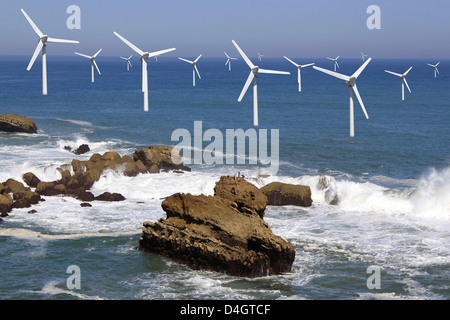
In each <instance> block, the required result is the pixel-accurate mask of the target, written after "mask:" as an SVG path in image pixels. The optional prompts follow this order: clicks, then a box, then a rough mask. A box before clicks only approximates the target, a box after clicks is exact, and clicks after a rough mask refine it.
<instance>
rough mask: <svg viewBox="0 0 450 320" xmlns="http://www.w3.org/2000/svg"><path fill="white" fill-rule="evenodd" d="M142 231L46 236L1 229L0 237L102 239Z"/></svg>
mask: <svg viewBox="0 0 450 320" xmlns="http://www.w3.org/2000/svg"><path fill="white" fill-rule="evenodd" d="M141 232H142V230H141V229H140V230H136V231H128V232H110V233H78V234H46V233H41V232H38V231H33V230H28V229H23V228H14V229H11V228H1V229H0V237H1V236H3V237H12V238H16V239H22V240H33V241H36V240H42V241H53V240H74V239H81V238H104V237H122V236H134V235H138V234H140V233H141Z"/></svg>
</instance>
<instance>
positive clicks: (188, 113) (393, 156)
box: [0, 50, 450, 300]
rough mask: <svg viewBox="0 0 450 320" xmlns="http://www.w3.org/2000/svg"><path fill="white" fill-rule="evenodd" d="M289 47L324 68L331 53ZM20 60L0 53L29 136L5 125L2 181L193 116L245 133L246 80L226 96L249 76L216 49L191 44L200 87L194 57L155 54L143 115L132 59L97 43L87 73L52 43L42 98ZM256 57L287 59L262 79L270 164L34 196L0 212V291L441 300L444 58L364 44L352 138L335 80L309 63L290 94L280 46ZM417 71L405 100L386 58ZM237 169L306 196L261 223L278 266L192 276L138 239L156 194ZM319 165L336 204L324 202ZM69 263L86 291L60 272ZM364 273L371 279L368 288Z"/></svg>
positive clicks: (447, 80) (43, 172)
mask: <svg viewBox="0 0 450 320" xmlns="http://www.w3.org/2000/svg"><path fill="white" fill-rule="evenodd" d="M229 53H230V52H229ZM236 56H237V55H236ZM185 58H187V59H189V57H185ZM191 58H192V59H195V58H196V57H191ZM290 58H291V59H292V60H294V61H296V62H297V63H301V64H306V63H310V62H315V63H316V65H317V66H320V67H323V68H327V69H332V62H331V61H329V60H327V59H325V58H319V59H317V58H309V59H308V58H295V57H290ZM29 59H30V57H29V56H19V57H13V56H1V57H0V70H1V72H0V113H2V114H8V113H15V114H20V115H25V116H27V117H29V118H30V119H32V120H33V121H35V122H36V124H37V127H38V134H35V135H29V134H7V133H0V163H1V166H0V181H5V180H7V179H9V178H14V179H17V180H19V181H21V178H22V175H23V174H24V173H26V172H29V171H32V172H34V173H35V174H36V175H37V176H38V177H39V178H40V179H41V180H44V181H52V180H56V179H59V178H60V174H59V172H58V171H57V170H56V168H57V167H58V166H60V165H62V164H66V163H70V162H71V161H72V159H80V160H86V159H88V158H89V157H90V156H91V155H92V154H93V153H100V154H103V153H104V152H107V151H116V152H118V153H119V154H121V155H125V154H128V155H132V154H133V152H134V150H137V149H141V148H145V147H148V146H149V145H155V144H162V145H176V144H177V143H178V141H172V140H171V137H172V133H173V132H174V131H175V130H176V129H180V128H181V129H186V130H188V131H189V132H192V134H193V132H194V122H195V121H201V122H202V125H203V130H207V129H209V128H214V129H218V130H219V131H220V132H223V133H224V134H225V131H226V129H243V130H247V129H251V128H253V105H252V103H253V102H252V101H253V97H252V90H251V88H250V89H249V91H248V92H247V94H246V95H245V97H244V99H243V101H242V102H240V103H239V102H237V99H238V97H239V94H240V92H241V90H242V88H243V86H244V83H245V81H246V79H247V77H248V73H249V69H248V67H247V65H246V64H245V63H244V61H243V60H242V59H239V60H237V61H234V60H233V61H232V69H231V71H228V67H227V66H225V62H226V57H220V58H211V57H202V58H201V59H200V61H199V62H198V64H197V66H198V69H199V72H200V74H201V77H202V79H197V80H196V87H193V86H192V67H191V66H190V65H188V64H187V63H184V62H182V61H179V60H178V59H177V56H176V55H169V56H161V57H159V58H158V61H154V60H152V59H150V60H149V66H148V74H149V112H144V111H143V94H142V92H141V72H142V71H141V65H140V62H139V61H138V59H137V58H132V63H133V68H131V70H130V71H129V72H127V70H126V62H125V61H123V60H121V59H120V58H119V57H107V56H102V55H100V56H99V57H97V59H96V61H97V63H98V66H99V68H100V70H101V72H102V75H98V74H97V73H96V74H95V83H91V73H90V68H91V66H90V62H89V61H88V60H87V59H83V58H80V57H76V56H74V57H58V56H52V55H51V50H48V58H47V66H48V96H42V94H41V92H42V82H41V59H40V58H38V60H37V62H36V64H35V65H34V67H33V69H32V70H31V71H29V72H27V71H26V67H27V64H28V62H29ZM253 61H254V63H255V64H258V65H259V66H260V67H262V68H265V69H275V70H282V71H289V72H291V75H289V76H287V75H266V74H264V75H260V76H259V77H258V100H259V129H268V130H272V129H277V130H279V169H278V171H277V172H276V173H272V174H267V167H266V166H264V165H262V164H260V163H258V164H257V165H254V164H250V163H245V164H237V162H236V163H235V164H206V163H202V164H187V165H188V166H189V167H191V168H192V172H186V173H184V174H179V173H174V172H168V173H160V174H156V175H154V174H153V175H152V174H145V175H139V176H137V177H125V176H123V175H121V174H120V173H118V172H105V173H104V174H103V175H102V177H101V179H100V180H99V181H98V182H97V183H96V184H95V185H94V186H93V188H92V192H93V193H94V194H95V195H97V194H100V193H103V192H105V191H109V192H119V193H121V194H122V195H124V196H125V198H126V200H125V201H123V202H118V203H101V202H92V207H90V208H83V207H80V202H79V201H78V200H75V199H73V198H70V197H46V201H45V202H41V203H39V204H38V205H36V206H34V207H33V209H35V210H37V212H36V213H34V214H29V213H28V211H30V208H27V209H15V210H14V211H13V212H11V213H10V215H9V216H8V217H6V218H3V222H2V223H0V270H2V276H1V278H0V299H26V300H44V299H58V300H59V299H61V300H72V299H87V300H93V299H104V300H111V299H114V300H118V299H120V300H141V299H142V300H150V299H152V300H153V299H158V300H185V299H196V300H223V299H232V300H253V299H257V300H276V299H298V300H330V299H331V300H342V299H346V300H347V299H349V300H360V299H361V300H370V299H383V300H384V299H406V300H409V299H430V300H447V299H449V298H450V282H449V279H450V277H449V275H450V272H449V270H450V269H449V266H450V196H449V195H450V152H449V150H450V143H449V142H450V126H449V123H450V112H449V108H450V104H449V101H450V90H449V89H450V76H449V75H450V61H441V64H440V66H439V71H440V74H439V75H438V78H437V79H435V78H434V73H433V69H432V68H431V67H429V66H427V65H426V63H433V64H434V63H435V61H424V60H400V59H398V60H389V59H377V58H376V57H373V60H372V62H371V63H370V64H369V65H368V67H367V68H366V69H365V70H364V72H363V73H362V74H361V76H360V77H359V78H358V80H357V85H358V89H359V92H360V94H361V96H362V99H363V101H364V104H365V107H366V109H367V112H368V114H369V120H367V119H366V118H365V117H364V114H363V112H362V111H361V108H360V106H359V103H358V102H357V100H356V99H355V131H356V136H355V137H354V138H350V137H349V90H348V87H347V86H346V85H345V83H344V81H342V80H339V79H336V78H333V77H330V76H328V75H326V74H323V73H321V72H319V71H316V70H314V69H313V68H312V67H309V68H305V69H303V70H302V92H301V93H299V92H298V85H297V70H296V68H295V67H294V66H293V65H291V64H290V63H289V62H288V61H286V60H285V59H284V58H282V57H280V58H263V60H262V61H261V62H259V61H258V60H257V59H256V58H253ZM256 62H258V63H256ZM361 64H362V61H361V59H344V58H341V59H340V60H339V65H340V69H338V70H337V71H338V72H341V73H344V74H347V75H351V74H353V72H355V71H356V70H357V69H358V67H359V66H360V65H361ZM411 66H412V67H413V69H412V70H411V72H410V73H409V74H408V76H407V81H408V84H409V86H410V87H411V90H412V93H409V92H408V91H407V90H406V92H405V95H406V100H405V101H402V100H401V80H400V79H399V78H397V77H395V76H392V75H389V74H387V73H385V72H384V70H385V69H387V70H391V71H394V72H397V73H403V72H405V71H406V70H407V69H408V68H409V67H411ZM84 143H86V144H88V145H89V147H90V149H91V151H90V152H88V153H87V154H84V155H81V156H76V155H74V154H72V153H70V152H69V151H67V150H65V149H64V147H65V146H70V147H72V148H75V147H77V146H79V145H81V144H84ZM207 145H208V143H207V142H205V143H204V144H203V148H204V147H206V146H207ZM229 156H230V155H229ZM231 156H233V155H231ZM237 172H240V173H241V174H244V175H245V177H246V178H247V179H248V181H250V182H252V183H254V184H255V185H256V186H257V187H262V186H264V185H266V184H268V183H270V182H273V181H280V182H284V183H292V184H303V185H308V186H310V187H311V190H312V198H313V205H312V206H311V207H309V208H300V207H294V206H284V207H272V206H268V207H267V209H266V215H265V218H264V219H265V221H266V222H267V223H268V224H269V226H270V228H271V229H272V231H273V232H274V233H275V234H277V235H279V236H281V237H283V238H284V239H286V240H288V241H290V242H291V243H292V244H293V246H294V249H295V251H296V258H295V262H294V264H293V268H292V271H291V272H290V273H287V274H283V275H278V276H270V277H267V278H257V279H248V278H241V277H233V276H228V275H225V274H221V273H215V272H207V271H194V270H191V269H189V268H188V267H186V266H184V265H182V264H178V263H175V262H173V261H171V260H170V259H167V258H165V257H161V256H158V255H155V254H151V253H145V252H141V251H139V250H137V249H136V247H137V246H138V242H139V238H140V234H141V228H142V225H143V222H145V221H156V220H158V219H160V218H165V212H164V211H163V210H162V208H161V202H162V199H164V198H165V197H167V196H170V195H172V194H174V193H177V192H184V193H192V194H202V193H203V194H206V195H212V194H213V193H214V191H213V189H214V185H215V183H216V181H218V180H219V178H220V176H222V175H234V174H236V173H237ZM321 177H325V179H326V180H327V181H328V183H329V188H330V190H332V191H333V192H334V194H335V195H337V197H338V199H339V202H338V204H337V205H331V204H329V201H327V199H326V198H327V196H326V193H325V190H323V189H321V188H320V185H319V181H320V179H321ZM74 265H75V266H78V267H79V270H80V271H81V277H80V284H81V287H80V289H70V288H69V286H68V285H67V281H68V278H69V277H70V276H71V274H70V273H68V272H67V270H68V268H69V267H70V266H74ZM371 268H372V269H371ZM373 268H375V270H378V271H379V273H378V284H379V285H378V286H376V287H375V288H374V287H373V286H372V287H371V286H370V285H368V284H369V282H370V281H371V279H373V276H374V275H376V274H374V273H373V272H371V271H370V270H374V269H373Z"/></svg>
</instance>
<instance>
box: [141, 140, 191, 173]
mask: <svg viewBox="0 0 450 320" xmlns="http://www.w3.org/2000/svg"><path fill="white" fill-rule="evenodd" d="M172 151H174V152H173V153H174V158H175V162H174V161H173V160H174V159H173V158H172ZM133 159H134V161H138V160H140V161H142V163H143V164H144V165H145V166H146V167H147V170H148V172H150V173H159V172H160V171H161V170H162V171H170V170H183V171H191V169H190V168H188V167H186V166H184V165H183V164H182V163H181V158H180V155H179V152H177V151H176V150H174V149H173V148H172V147H167V146H149V147H148V148H147V149H141V150H136V151H135V152H134V155H133ZM177 163H179V164H177Z"/></svg>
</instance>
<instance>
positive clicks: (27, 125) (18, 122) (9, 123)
mask: <svg viewBox="0 0 450 320" xmlns="http://www.w3.org/2000/svg"><path fill="white" fill-rule="evenodd" d="M0 131H5V132H24V133H37V127H36V123H35V122H34V121H31V120H30V119H29V118H27V117H25V116H19V115H16V114H0Z"/></svg>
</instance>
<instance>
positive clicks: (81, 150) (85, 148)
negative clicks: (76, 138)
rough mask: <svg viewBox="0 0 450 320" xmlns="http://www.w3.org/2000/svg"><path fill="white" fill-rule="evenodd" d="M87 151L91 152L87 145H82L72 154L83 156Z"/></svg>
mask: <svg viewBox="0 0 450 320" xmlns="http://www.w3.org/2000/svg"><path fill="white" fill-rule="evenodd" d="M89 151H91V149H90V148H89V146H88V145H87V144H82V145H81V146H79V147H78V148H77V149H76V150H75V151H74V152H73V153H74V154H76V155H81V154H85V153H87V152H89Z"/></svg>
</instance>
